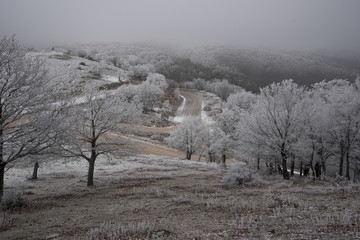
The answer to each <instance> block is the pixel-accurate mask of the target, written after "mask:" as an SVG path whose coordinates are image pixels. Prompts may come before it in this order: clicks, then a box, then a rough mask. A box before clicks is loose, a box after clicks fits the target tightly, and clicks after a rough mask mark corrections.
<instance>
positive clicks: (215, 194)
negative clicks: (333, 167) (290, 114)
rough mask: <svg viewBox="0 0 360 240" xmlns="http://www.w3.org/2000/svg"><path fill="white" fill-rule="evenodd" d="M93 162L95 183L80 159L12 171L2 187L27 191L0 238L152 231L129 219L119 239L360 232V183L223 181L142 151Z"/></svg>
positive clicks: (211, 171) (216, 172)
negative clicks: (89, 182)
mask: <svg viewBox="0 0 360 240" xmlns="http://www.w3.org/2000/svg"><path fill="white" fill-rule="evenodd" d="M96 166H97V167H96V170H95V179H94V182H95V186H94V187H91V188H88V187H86V186H85V185H86V173H87V164H86V161H72V162H67V163H66V164H64V163H63V162H57V163H56V162H54V163H52V164H47V165H43V166H42V168H41V169H40V172H39V173H40V179H39V180H37V181H30V180H27V179H26V176H28V175H30V173H31V169H30V168H14V169H12V170H10V171H9V172H8V176H7V178H8V179H6V180H7V183H8V184H7V189H6V191H17V192H23V198H24V200H25V202H26V204H25V206H24V207H22V208H21V209H19V210H16V211H13V212H8V213H7V214H6V215H5V218H7V219H8V220H10V222H11V224H10V225H9V226H8V228H6V229H2V231H1V232H0V239H46V237H49V236H57V237H58V239H90V238H88V237H89V236H90V235H91V234H90V232H94V231H95V230H94V229H97V228H100V229H97V231H98V232H101V231H105V230H104V229H106V231H107V232H108V233H109V232H111V231H114V232H115V230H116V229H120V228H121V227H126V226H143V227H144V228H145V229H146V230H148V232H149V234H150V237H148V238H147V237H146V235H143V234H142V233H141V231H140V230H139V229H140V227H132V228H131V229H132V232H135V233H136V234H137V235H136V234H135V233H134V234H135V235H132V234H133V233H132V232H131V231H130V233H129V232H128V233H127V235H126V236H125V235H124V238H122V239H135V237H134V236H137V237H138V238H137V239H151V238H152V239H355V238H359V237H360V201H359V197H360V188H359V186H358V185H344V186H339V185H336V184H335V183H329V182H320V181H316V182H313V181H311V180H310V179H306V180H304V179H302V180H298V179H296V180H290V181H283V180H281V179H280V176H279V177H277V176H273V177H272V178H269V177H267V178H266V179H265V180H264V181H263V182H262V183H261V184H259V185H257V186H245V187H237V188H228V187H225V186H223V185H222V181H221V179H222V177H223V176H224V174H225V169H224V168H222V167H219V166H218V165H216V164H209V163H202V162H194V161H186V160H180V159H171V158H166V157H157V156H144V155H139V156H135V157H131V158H128V159H124V160H122V161H117V162H109V161H107V160H106V159H100V160H99V161H98V162H97V164H96ZM95 232H96V231H95ZM129 236H130V237H129ZM131 236H132V237H131ZM97 239H101V238H97ZM120 239H121V238H120Z"/></svg>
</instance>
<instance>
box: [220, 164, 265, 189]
mask: <svg viewBox="0 0 360 240" xmlns="http://www.w3.org/2000/svg"><path fill="white" fill-rule="evenodd" d="M260 181H261V176H260V174H259V173H258V172H257V171H255V170H253V169H251V168H250V167H249V166H248V165H244V164H241V163H235V164H233V165H232V166H231V168H230V169H229V170H228V172H227V174H226V175H225V177H224V178H223V183H224V184H225V185H226V186H231V187H233V186H239V185H245V184H256V183H259V182H260Z"/></svg>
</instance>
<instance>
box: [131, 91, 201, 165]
mask: <svg viewBox="0 0 360 240" xmlns="http://www.w3.org/2000/svg"><path fill="white" fill-rule="evenodd" d="M180 95H181V96H182V97H183V98H184V102H183V104H182V105H181V106H180V107H179V110H178V112H177V116H176V117H175V122H178V123H179V122H181V121H182V120H183V119H184V118H186V117H188V116H198V117H201V111H202V101H203V99H202V98H201V96H200V95H199V94H197V92H196V91H192V90H186V89H182V90H180ZM175 128H176V126H173V127H165V128H155V127H145V126H143V127H141V131H143V132H144V133H147V134H149V133H151V134H154V135H157V134H167V133H170V132H171V131H173V130H174V129H175ZM137 142H138V144H139V147H140V149H141V151H140V152H141V153H142V154H145V155H149V154H154V155H158V156H167V157H179V158H182V157H184V156H185V153H183V152H181V151H178V150H175V149H172V148H169V147H168V146H166V145H164V144H160V143H153V142H150V141H148V142H147V141H140V142H139V141H137ZM195 158H196V159H197V158H198V156H194V159H195Z"/></svg>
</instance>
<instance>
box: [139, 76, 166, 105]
mask: <svg viewBox="0 0 360 240" xmlns="http://www.w3.org/2000/svg"><path fill="white" fill-rule="evenodd" d="M167 87H168V84H167V82H166V79H165V77H164V76H163V75H161V74H158V73H150V74H149V75H148V76H147V78H146V81H145V82H143V83H142V84H140V85H139V86H138V87H137V88H138V94H139V98H140V100H141V102H142V105H143V110H144V112H148V111H151V110H152V109H153V108H154V107H156V106H157V105H159V103H160V102H161V99H162V98H163V96H164V94H165V90H166V88H167Z"/></svg>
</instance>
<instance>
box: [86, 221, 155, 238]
mask: <svg viewBox="0 0 360 240" xmlns="http://www.w3.org/2000/svg"><path fill="white" fill-rule="evenodd" d="M154 227H155V224H154V223H150V222H147V221H141V222H131V223H125V224H120V223H117V224H111V223H104V224H102V225H101V226H100V227H97V228H92V229H90V230H89V231H88V232H87V234H86V235H87V236H86V238H85V239H87V240H100V239H108V240H118V239H129V240H130V239H144V240H145V239H150V237H151V234H152V232H153V231H154Z"/></svg>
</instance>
